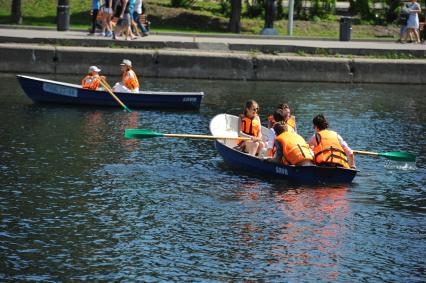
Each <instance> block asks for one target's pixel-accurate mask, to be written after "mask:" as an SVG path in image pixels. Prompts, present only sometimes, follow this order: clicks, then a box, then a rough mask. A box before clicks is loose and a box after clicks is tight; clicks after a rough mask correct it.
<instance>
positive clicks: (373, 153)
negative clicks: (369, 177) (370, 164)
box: [352, 150, 379, 156]
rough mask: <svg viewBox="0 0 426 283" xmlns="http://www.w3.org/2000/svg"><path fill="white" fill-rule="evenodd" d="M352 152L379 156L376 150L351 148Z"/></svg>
mask: <svg viewBox="0 0 426 283" xmlns="http://www.w3.org/2000/svg"><path fill="white" fill-rule="evenodd" d="M352 152H353V153H358V154H366V155H374V156H379V153H378V152H371V151H362V150H352Z"/></svg>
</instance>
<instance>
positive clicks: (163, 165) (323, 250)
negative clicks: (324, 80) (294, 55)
mask: <svg viewBox="0 0 426 283" xmlns="http://www.w3.org/2000/svg"><path fill="white" fill-rule="evenodd" d="M51 79H59V80H62V81H67V82H74V83H78V82H79V81H80V79H81V78H79V77H58V78H54V77H53V78H52V77H51ZM142 88H143V89H149V90H168V91H204V92H205V93H206V96H205V99H204V101H203V103H202V105H201V109H200V110H199V111H184V112H178V111H159V110H137V111H134V112H133V113H131V114H128V113H126V112H124V111H121V110H119V109H114V108H101V107H80V106H78V107H75V106H74V107H70V106H63V105H43V104H33V103H32V102H31V101H30V100H29V99H28V98H27V97H26V96H25V95H24V93H23V92H22V90H21V89H20V88H19V85H18V83H17V81H16V79H15V77H14V76H11V75H10V76H5V75H3V76H1V77H0V266H2V267H1V268H0V281H71V280H73V281H82V280H88V281H108V282H111V281H144V282H158V281H179V282H182V281H198V282H200V281H203V282H223V281H226V282H228V281H247V280H253V281H266V282H273V281H280V282H285V281H297V282H313V281H320V280H322V281H340V282H357V281H368V282H389V281H390V282H421V281H424V278H425V276H426V270H425V268H426V242H425V240H426V236H425V235H426V228H425V227H426V219H425V216H426V188H425V162H426V160H425V150H426V142H425V140H424V132H425V125H426V114H425V113H426V107H425V105H426V98H425V96H424V93H425V91H424V86H410V85H401V86H398V85H392V86H386V85H350V84H318V83H278V82H232V81H199V80H196V81H190V80H166V79H143V80H142ZM251 98H253V99H255V100H257V101H258V102H259V104H260V108H261V110H260V114H261V116H262V120H263V121H264V122H265V123H266V116H267V114H268V113H270V112H272V111H273V110H274V108H275V106H276V105H277V104H278V103H281V102H288V103H289V104H290V105H291V106H292V107H293V108H294V113H295V115H296V116H297V121H298V130H299V133H300V134H301V135H302V136H304V137H305V138H308V137H310V135H312V134H313V130H312V124H311V120H312V118H313V116H314V115H316V114H317V113H324V114H325V115H326V116H327V117H328V119H329V120H330V124H331V127H332V128H333V129H335V130H336V131H338V132H339V133H340V134H341V135H342V136H343V137H344V139H345V140H346V141H347V142H348V143H349V145H350V146H351V147H352V148H353V149H359V150H371V151H376V152H385V151H411V152H413V153H415V154H416V155H417V156H418V158H417V163H416V164H415V165H413V164H404V163H400V162H391V161H389V160H386V159H380V158H379V159H375V158H371V157H365V156H359V157H357V166H358V169H359V170H360V173H359V174H358V175H357V177H356V178H355V179H354V182H353V183H352V184H350V185H345V186H328V187H326V186H322V187H321V186H317V187H308V186H296V185H294V184H289V183H287V182H285V181H277V180H268V179H264V178H259V177H254V176H251V175H249V174H247V173H245V172H239V171H235V170H234V169H232V168H230V167H229V166H228V165H227V164H226V163H224V162H223V160H222V159H221V157H220V156H219V155H218V153H217V152H216V150H215V148H214V146H213V143H212V142H211V141H209V140H193V139H167V138H156V139H145V140H126V139H124V138H123V131H124V129H125V128H134V127H138V128H142V129H149V130H153V131H158V132H162V133H190V134H209V130H208V124H209V121H210V119H211V118H212V117H214V115H216V114H219V113H224V112H226V113H230V114H235V115H238V114H239V113H241V111H242V108H243V105H244V103H245V101H246V100H248V99H251Z"/></svg>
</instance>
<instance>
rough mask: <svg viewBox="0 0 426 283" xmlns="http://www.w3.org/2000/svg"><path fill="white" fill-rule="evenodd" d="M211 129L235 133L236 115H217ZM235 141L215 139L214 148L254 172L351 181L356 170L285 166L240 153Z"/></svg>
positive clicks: (215, 132) (308, 179)
mask: <svg viewBox="0 0 426 283" xmlns="http://www.w3.org/2000/svg"><path fill="white" fill-rule="evenodd" d="M267 131H268V130H267V129H266V128H265V127H262V135H263V138H264V139H266V138H267ZM210 132H211V133H212V135H213V136H226V137H228V136H229V137H237V136H238V117H237V116H233V115H229V114H219V115H217V116H215V117H214V118H213V119H212V120H211V121H210ZM236 145H237V141H236V140H230V139H223V140H215V147H216V149H217V150H218V152H219V154H220V155H221V156H222V158H223V159H224V160H225V161H226V162H228V163H229V164H230V165H231V166H233V167H235V168H238V169H242V170H245V171H247V172H251V173H255V174H256V175H263V176H268V177H272V178H274V179H283V180H288V181H293V182H296V183H302V184H346V183H351V182H352V180H353V179H354V178H355V176H356V174H357V172H358V171H357V170H354V169H345V168H338V167H336V168H334V167H333V168H332V167H321V166H315V165H312V166H292V165H290V166H287V165H283V164H277V163H272V162H268V161H266V160H265V159H263V158H259V157H256V156H252V155H249V154H247V153H244V152H241V151H239V150H237V149H234V147H235V146H236Z"/></svg>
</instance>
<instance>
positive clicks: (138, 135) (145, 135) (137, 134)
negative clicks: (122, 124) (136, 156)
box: [124, 129, 163, 139]
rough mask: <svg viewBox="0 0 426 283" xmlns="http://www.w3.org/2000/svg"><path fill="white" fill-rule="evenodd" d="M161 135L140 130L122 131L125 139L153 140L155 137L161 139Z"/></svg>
mask: <svg viewBox="0 0 426 283" xmlns="http://www.w3.org/2000/svg"><path fill="white" fill-rule="evenodd" d="M162 136H163V134H161V133H157V132H153V131H149V130H142V129H125V130H124V137H125V138H127V139H149V138H155V137H162Z"/></svg>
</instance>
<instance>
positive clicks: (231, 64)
mask: <svg viewBox="0 0 426 283" xmlns="http://www.w3.org/2000/svg"><path fill="white" fill-rule="evenodd" d="M123 58H128V59H130V60H132V61H133V63H134V66H135V69H136V71H137V73H138V74H140V75H141V76H142V77H161V78H167V77H169V78H193V79H225V80H227V79H232V80H270V81H300V82H303V81H310V82H343V83H346V82H353V83H398V84H402V83H409V84H413V83H415V84H426V60H424V59H416V60H384V59H380V60H378V59H363V58H334V57H307V56H285V55H281V54H278V55H268V54H263V53H257V52H232V51H231V52H223V51H222V52H219V51H218V52H213V51H202V50H191V49H182V50H168V49H158V50H152V49H144V50H140V49H123V48H99V47H69V46H53V45H37V44H20V45H17V44H8V43H3V44H0V72H14V73H23V74H30V73H32V74H34V73H40V74H64V75H66V74H70V75H71V74H72V75H75V74H80V75H83V74H85V73H86V72H87V68H88V66H90V65H97V66H99V67H100V68H101V69H102V73H103V74H105V75H116V74H117V72H119V67H118V65H119V63H120V62H121V60H122V59H123Z"/></svg>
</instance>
